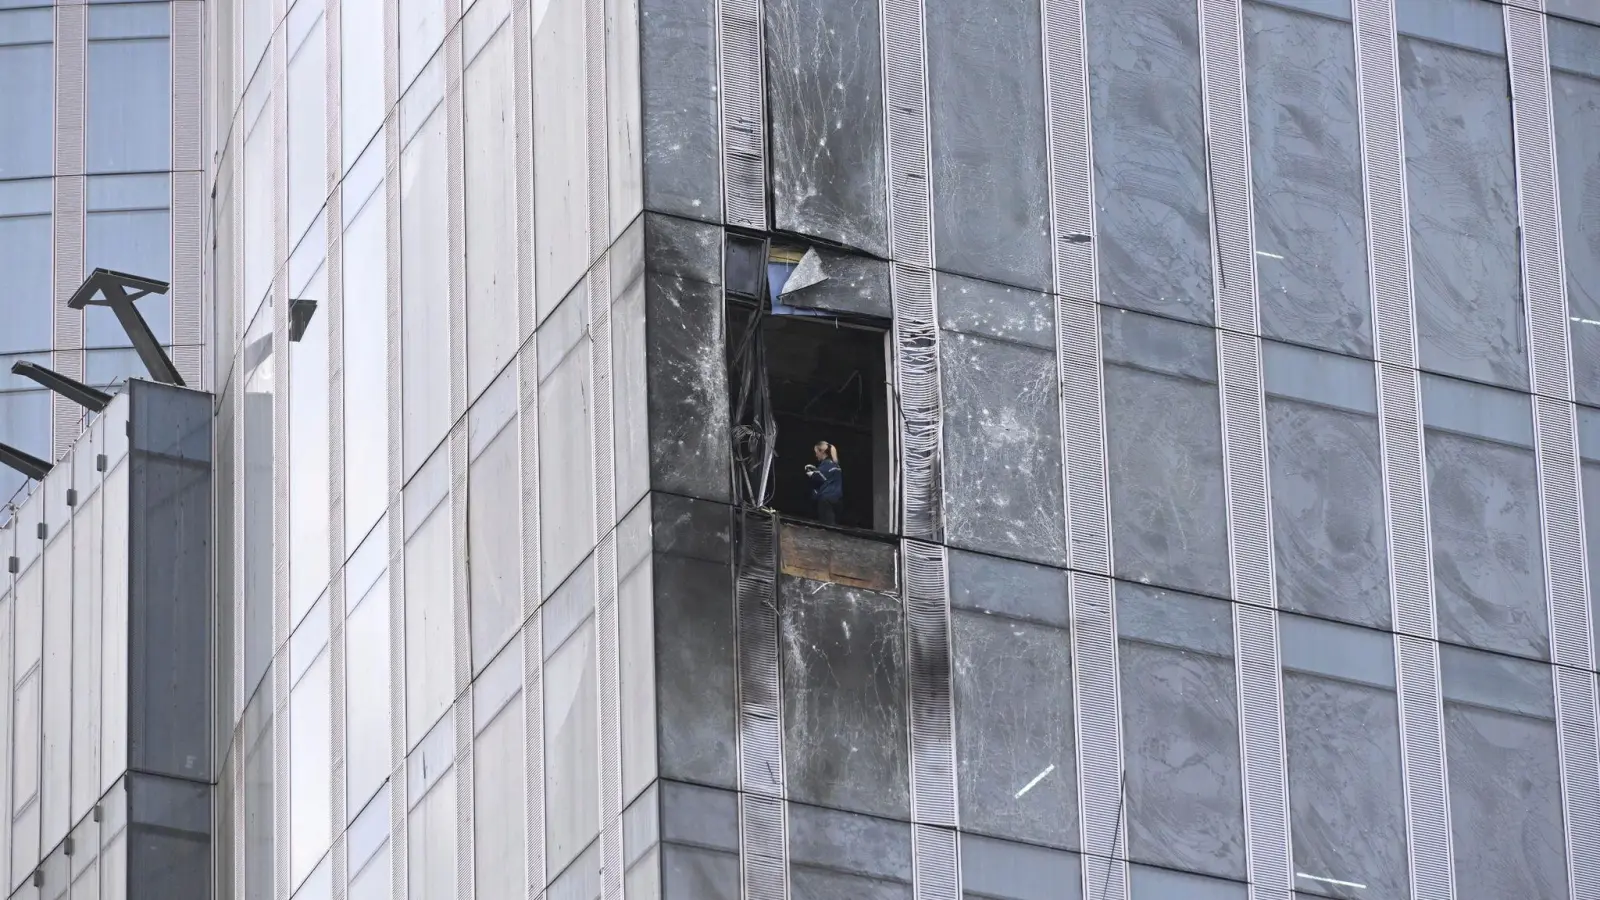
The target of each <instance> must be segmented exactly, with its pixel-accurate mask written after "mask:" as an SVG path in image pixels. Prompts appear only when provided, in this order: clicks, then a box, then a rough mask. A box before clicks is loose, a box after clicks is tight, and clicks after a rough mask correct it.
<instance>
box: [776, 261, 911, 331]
mask: <svg viewBox="0 0 1600 900" xmlns="http://www.w3.org/2000/svg"><path fill="white" fill-rule="evenodd" d="M808 252H809V253H812V254H815V256H816V261H817V264H818V266H819V268H820V271H821V273H822V275H823V276H824V278H823V280H822V281H820V282H817V283H816V284H812V285H808V286H806V287H803V288H799V289H797V290H791V291H787V292H785V293H784V294H783V302H784V303H787V304H789V305H790V306H800V307H805V308H807V309H825V310H831V311H833V312H841V313H858V314H860V315H864V316H876V317H878V318H880V319H888V318H891V317H893V315H894V310H893V302H892V298H891V297H890V295H889V291H890V289H889V268H890V266H889V263H887V262H885V261H884V260H881V259H873V258H871V257H868V256H857V255H855V254H853V253H840V252H838V251H836V250H830V249H828V248H826V247H820V246H819V247H811V248H809V249H808ZM791 280H798V279H791Z"/></svg>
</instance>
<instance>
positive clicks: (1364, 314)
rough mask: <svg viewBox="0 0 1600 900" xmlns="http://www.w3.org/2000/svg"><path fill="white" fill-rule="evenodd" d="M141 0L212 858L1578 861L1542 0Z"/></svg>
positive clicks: (337, 870)
mask: <svg viewBox="0 0 1600 900" xmlns="http://www.w3.org/2000/svg"><path fill="white" fill-rule="evenodd" d="M187 5H192V6H195V7H198V6H201V5H203V6H204V7H205V9H204V16H203V18H204V21H205V23H206V33H207V34H208V35H209V41H208V45H207V46H208V47H209V51H210V55H209V59H208V63H207V65H206V67H205V78H204V85H205V91H204V97H205V107H206V109H207V110H209V119H208V122H209V127H208V128H207V129H206V141H205V145H206V151H207V152H206V154H205V156H206V159H207V160H209V161H210V162H209V164H208V165H209V166H210V169H209V171H210V174H211V177H210V181H209V184H208V186H207V187H208V190H207V195H208V196H209V198H210V202H209V205H208V207H207V208H206V210H205V212H204V214H203V215H204V219H205V221H206V222H208V223H209V228H208V230H207V232H206V236H205V244H206V246H210V247H212V248H214V250H213V252H212V253H211V254H210V255H209V256H208V260H209V263H208V265H209V274H210V276H211V277H210V279H209V290H210V292H211V299H212V301H213V302H212V305H211V306H210V310H211V315H212V316H213V319H212V321H214V323H215V329H214V333H212V334H211V335H210V336H211V337H212V338H213V340H214V343H213V349H214V354H213V356H212V357H211V359H210V360H209V361H208V363H207V364H208V365H211V366H212V367H213V368H212V369H211V371H212V373H213V375H214V377H213V378H211V379H210V380H209V381H207V382H206V384H207V385H208V386H211V387H214V390H215V392H216V394H217V398H218V399H217V421H216V427H215V434H216V451H215V454H214V460H215V466H216V474H215V478H216V484H217V493H216V500H217V507H216V511H215V519H216V522H217V529H216V535H215V545H216V547H217V551H218V556H217V565H216V580H217V608H216V619H217V629H216V644H217V646H216V652H217V664H216V670H217V672H218V679H217V685H216V691H215V694H216V705H217V713H216V725H217V734H216V739H215V741H214V743H215V747H216V754H217V758H216V759H215V760H214V766H215V770H216V772H217V773H218V774H217V778H218V783H217V788H216V791H215V795H216V820H215V824H216V828H215V832H214V833H215V857H214V858H215V873H216V895H217V896H219V897H238V898H247V900H256V898H263V900H265V898H271V900H288V898H303V900H323V898H350V900H369V898H391V897H392V898H406V897H409V898H412V900H437V898H457V900H467V898H472V897H478V898H496V900H498V898H510V897H518V898H526V897H548V898H551V900H557V898H561V900H568V898H570V900H590V898H601V897H603V898H606V900H611V898H619V897H624V896H626V897H628V898H630V900H632V898H656V897H661V898H671V900H683V898H693V900H713V898H733V897H754V898H786V897H787V898H795V900H800V898H808V900H809V898H846V897H850V898H856V897H872V898H891V897H913V896H915V897H918V898H949V900H954V898H958V897H973V898H993V900H1035V898H1062V897H1069V898H1073V897H1082V898H1096V900H1164V898H1179V897H1181V898H1245V897H1274V898H1285V900H1287V898H1290V897H1298V898H1310V897H1326V898H1338V900H1368V898H1371V900H1393V898H1405V897H1415V898H1428V900H1434V898H1462V900H1467V898H1518V900H1522V898H1528V900H1533V898H1538V900H1561V898H1589V897H1597V896H1600V742H1597V734H1596V724H1597V720H1600V700H1597V684H1596V678H1597V676H1596V669H1597V660H1596V647H1595V644H1596V641H1595V636H1596V627H1595V620H1596V617H1595V615H1594V610H1595V605H1594V604H1593V603H1591V600H1590V590H1591V587H1590V582H1591V581H1592V580H1593V579H1592V578H1591V576H1590V566H1591V563H1594V562H1600V547H1591V546H1590V543H1589V538H1588V537H1587V535H1589V534H1590V533H1600V380H1597V375H1600V155H1597V153H1596V151H1595V148H1596V147H1597V146H1600V8H1597V7H1595V6H1594V5H1593V3H1592V2H1591V0H1515V2H1512V0H1506V2H1504V3H1495V2H1489V0H1042V2H1038V0H1029V2H1016V0H876V2H862V0H817V2H800V0H526V2H524V0H296V2H289V0H204V3H203V4H198V3H197V4H184V3H181V2H177V3H173V4H172V5H171V7H170V8H171V10H172V15H173V21H174V22H176V21H177V16H178V12H177V11H178V9H179V8H180V7H185V6H187ZM146 6H148V5H140V8H141V9H142V8H145V7H146ZM161 8H162V9H166V8H167V7H166V6H165V5H162V6H161ZM68 9H71V8H70V7H66V6H61V7H57V8H56V10H55V16H56V20H55V21H56V23H57V25H56V32H55V34H56V35H57V37H56V41H57V54H58V56H59V54H60V52H61V51H60V46H61V45H60V37H59V35H60V34H61V27H62V26H61V25H60V23H61V22H62V21H64V19H63V17H64V16H67V15H68V14H67V13H65V12H64V10H68ZM78 9H80V10H81V9H82V8H81V7H79V8H78ZM113 9H117V10H120V9H122V7H118V6H100V5H98V4H93V5H90V6H89V7H87V11H88V14H89V15H88V22H89V26H88V29H89V30H88V37H89V45H90V61H91V66H90V68H89V71H90V73H91V79H90V88H91V90H90V102H89V107H88V108H89V110H90V116H89V121H90V122H92V121H93V110H94V109H95V104H94V102H93V96H94V94H93V84H94V83H95V82H94V81H93V77H92V76H93V72H94V69H93V66H92V62H93V58H94V57H93V47H94V41H95V40H96V38H95V37H94V35H95V31H94V22H95V15H96V14H97V13H99V12H102V11H105V10H113ZM10 15H14V14H13V13H11V12H6V13H0V16H10ZM130 27H131V26H130ZM119 33H120V32H119ZM173 34H174V35H176V34H177V28H176V26H174V30H173ZM80 40H81V38H80ZM140 40H144V38H140ZM172 40H176V38H175V37H174V38H173V39H172ZM10 50H11V48H10V47H9V46H8V47H6V48H0V59H3V58H4V55H5V54H6V53H8V52H10ZM24 56H25V54H22V55H19V56H18V57H17V58H18V59H21V58H23V57H24ZM30 58H31V57H30ZM19 64H20V63H19ZM57 71H59V69H58V70H57ZM173 93H174V96H176V95H177V91H174V92H173ZM58 96H59V95H58ZM8 99H9V98H8ZM174 109H176V107H174ZM57 115H58V120H57V124H56V126H55V127H56V132H55V133H56V134H57V135H59V134H61V128H62V126H61V125H60V124H59V116H60V115H61V109H60V108H59V107H58V108H57ZM174 115H175V114H174ZM94 133H95V132H94V129H93V128H90V129H89V130H88V135H89V139H88V142H87V144H86V147H88V152H87V155H85V156H84V157H83V159H84V160H85V162H84V163H83V164H84V165H86V164H87V161H88V160H93V159H94V158H95V155H94V152H93V147H94V143H93V136H94ZM174 133H176V132H174ZM9 141H10V138H0V147H9V146H10V143H9ZM175 147H176V142H175V143H174V148H175ZM6 158H8V159H9V158H10V157H6ZM60 158H61V157H60V150H59V147H58V149H57V158H56V162H55V168H54V169H51V168H50V167H49V160H48V158H47V157H41V159H43V160H44V162H39V163H37V164H36V166H35V167H36V168H37V167H38V166H43V167H44V168H43V169H41V170H40V171H41V173H42V176H49V175H51V174H52V173H54V174H55V175H56V182H55V185H56V186H55V191H56V193H55V195H54V198H55V199H54V204H55V205H54V207H52V208H53V209H54V210H55V215H56V216H57V217H58V219H59V217H60V216H61V211H60V210H61V202H62V201H61V191H62V187H61V185H62V178H63V177H65V174H75V173H76V170H73V172H72V173H64V171H63V169H62V168H61V167H62V163H61V161H60ZM172 158H173V162H172V163H171V164H170V166H169V167H170V168H173V169H177V168H180V165H179V163H178V162H177V155H176V152H175V151H174V153H173V157H172ZM7 165H9V163H7ZM8 171H9V170H8ZM30 171H33V170H30ZM85 171H88V170H87V169H86V170H85ZM6 177H10V176H6ZM94 177H95V176H93V175H90V176H89V177H88V193H87V194H85V195H84V196H85V197H87V198H90V199H89V200H86V201H85V202H92V198H93V197H94V183H95V182H94ZM173 178H174V179H176V178H177V176H176V175H174V176H173ZM171 208H172V210H173V219H174V220H177V219H179V218H182V216H180V215H178V212H179V208H178V207H177V206H173V207H171ZM80 215H85V214H82V213H80ZM86 215H87V216H90V217H92V216H93V215H94V213H93V212H90V213H87V214H86ZM0 221H9V220H0ZM88 233H90V234H91V235H92V233H93V232H92V230H90V232H88ZM55 240H56V244H55V246H56V247H57V252H58V254H59V253H60V247H61V239H60V238H59V237H56V238H55ZM9 246H15V244H10V245H9ZM5 252H8V253H9V252H11V251H5ZM58 258H59V257H58ZM174 259H176V257H174ZM175 274H176V273H175ZM59 280H60V279H59V278H57V281H59ZM8 302H9V301H8ZM173 302H174V303H175V304H176V303H177V302H178V301H177V299H176V298H175V299H174V300H173ZM174 310H176V307H174ZM176 319H177V314H176V311H175V312H174V321H175V322H176ZM174 328H176V325H174ZM9 333H10V332H9V331H8V332H7V334H9ZM174 333H175V334H176V332H174ZM58 340H59V338H58ZM174 341H177V338H176V337H175V338H174ZM36 343H37V341H36ZM179 343H182V342H181V341H180V342H179ZM63 346H66V347H69V348H70V347H75V346H76V345H72V344H67V345H61V344H59V343H57V344H50V345H49V347H50V348H52V349H61V348H62V347H63ZM16 349H17V350H19V351H21V350H26V349H30V348H22V347H19V348H16ZM33 349H43V348H33ZM6 352H10V350H7V351H6ZM67 352H69V353H71V352H76V351H75V349H69V350H68V351H67ZM823 442H826V443H827V444H831V445H833V447H834V448H835V449H833V450H829V449H826V448H821V449H817V448H818V445H820V444H821V443H823ZM835 453H837V454H838V457H839V461H840V463H841V465H842V468H843V472H844V486H845V487H844V496H843V500H842V501H841V503H840V504H838V506H837V509H834V508H833V507H831V506H829V507H826V508H824V507H820V506H816V505H814V502H813V498H812V497H811V496H810V494H809V488H810V476H809V475H808V474H807V473H806V471H805V470H804V466H806V465H807V464H813V465H821V464H822V460H823V457H828V458H830V459H831V458H832V457H833V456H834V454H835ZM821 514H833V515H836V516H837V520H838V523H839V527H836V528H826V527H820V526H816V525H813V524H807V521H806V520H809V519H812V518H815V517H816V516H818V515H821ZM1586 526H1587V528H1588V529H1589V530H1588V531H1586V530H1585V529H1586ZM1597 574H1600V573H1597Z"/></svg>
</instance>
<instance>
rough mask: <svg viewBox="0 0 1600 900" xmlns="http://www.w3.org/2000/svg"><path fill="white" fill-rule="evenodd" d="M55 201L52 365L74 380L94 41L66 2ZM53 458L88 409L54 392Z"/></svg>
mask: <svg viewBox="0 0 1600 900" xmlns="http://www.w3.org/2000/svg"><path fill="white" fill-rule="evenodd" d="M54 49H55V174H56V178H55V183H54V187H55V199H54V203H53V206H54V209H53V218H52V219H51V225H52V227H53V229H54V232H55V234H54V244H55V273H54V274H55V278H54V287H55V296H54V297H52V298H51V299H50V311H51V321H50V338H51V340H50V343H51V348H52V349H54V350H55V353H54V354H53V355H52V357H51V362H50V365H51V367H52V368H54V369H55V370H56V371H58V372H60V373H61V374H63V375H66V376H69V377H72V378H81V377H83V368H84V361H83V312H82V311H81V310H74V309H68V308H67V298H68V297H70V296H72V292H73V291H76V290H77V289H78V285H79V284H81V283H82V282H83V255H84V248H83V232H84V194H85V191H86V185H85V183H84V181H85V179H84V177H83V160H84V121H85V117H86V115H87V112H86V104H87V96H86V87H85V85H86V82H87V78H88V76H87V72H88V56H89V39H88V8H87V7H85V6H82V5H63V6H60V7H58V8H57V9H56V23H55V48H54ZM50 413H51V415H50V418H51V423H52V426H53V427H52V428H51V434H52V436H53V439H52V441H51V447H50V451H49V452H50V458H51V459H59V458H61V456H62V454H64V453H66V452H67V450H68V449H69V448H71V446H72V442H73V441H74V440H75V439H76V438H77V436H78V425H79V423H80V422H81V421H82V419H83V408H82V407H80V406H78V405H77V404H74V403H72V402H71V401H69V400H67V399H66V398H65V397H61V396H59V395H56V394H51V395H50Z"/></svg>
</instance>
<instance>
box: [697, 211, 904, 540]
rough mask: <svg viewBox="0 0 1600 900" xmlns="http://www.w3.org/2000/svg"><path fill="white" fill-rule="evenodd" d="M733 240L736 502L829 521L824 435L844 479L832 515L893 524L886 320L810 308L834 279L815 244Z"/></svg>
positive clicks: (855, 523) (863, 525)
mask: <svg viewBox="0 0 1600 900" xmlns="http://www.w3.org/2000/svg"><path fill="white" fill-rule="evenodd" d="M727 249H728V252H727V256H726V260H727V263H726V265H727V271H726V282H725V283H726V285H727V294H728V332H729V333H728V348H729V360H728V364H729V389H730V398H729V399H730V403H731V407H732V413H733V420H732V421H733V434H732V439H733V457H734V469H735V471H734V481H735V485H734V489H735V491H734V492H735V500H736V502H737V503H738V504H739V505H741V506H744V507H747V508H758V509H760V508H769V509H773V510H776V511H777V512H779V513H781V514H783V515H785V516H789V517H794V518H799V519H807V520H813V521H817V520H819V519H821V518H823V517H822V516H820V515H819V513H820V512H821V510H820V509H819V506H818V503H817V497H816V494H815V492H814V490H813V489H814V488H815V487H816V486H817V484H818V482H817V480H816V479H814V478H813V476H811V474H810V473H809V472H808V471H807V467H808V466H815V467H817V468H818V469H819V470H823V471H825V470H826V469H827V468H828V467H827V466H825V465H824V464H823V463H822V462H821V461H820V460H819V459H818V458H817V455H816V451H815V449H814V448H815V447H816V446H817V444H818V443H819V442H827V443H829V444H831V445H832V446H833V447H835V448H837V449H836V452H837V455H838V464H839V469H840V474H841V475H842V480H843V496H842V498H841V499H840V501H839V502H838V504H837V505H836V507H835V511H836V521H835V524H837V525H838V526H840V527H844V528H856V529H863V530H871V531H878V532H884V533H890V532H892V531H893V530H894V523H895V515H894V508H893V506H894V486H893V465H892V454H893V431H892V429H891V428H890V416H891V409H892V406H891V402H890V390H889V380H888V366H887V364H886V360H887V354H888V348H889V344H888V331H889V323H888V322H886V321H883V320H882V319H878V318H875V317H872V316H866V315H861V314H856V313H850V312H843V313H842V312H840V311H838V310H831V309H826V308H820V307H819V306H816V305H807V304H808V303H822V302H826V301H825V299H824V298H825V297H826V296H827V294H826V292H825V291H813V292H812V293H811V294H810V295H806V294H805V293H804V291H805V290H806V289H807V288H813V287H816V286H818V285H822V284H823V283H825V282H827V281H828V280H829V279H830V278H831V277H833V275H832V274H831V272H830V266H829V264H828V263H827V262H825V261H824V260H823V258H822V257H820V256H819V255H818V254H817V253H816V252H815V250H814V248H809V247H803V246H796V245H789V244H778V243H774V242H771V241H766V240H760V239H756V238H747V237H742V236H738V235H733V236H730V239H729V242H728V248H727ZM832 271H835V272H836V271H838V269H837V268H834V269H833V270H832ZM825 455H827V456H828V457H829V458H830V459H831V458H832V453H826V454H825Z"/></svg>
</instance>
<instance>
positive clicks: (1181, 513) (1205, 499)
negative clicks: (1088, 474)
mask: <svg viewBox="0 0 1600 900" xmlns="http://www.w3.org/2000/svg"><path fill="white" fill-rule="evenodd" d="M1101 332H1102V340H1103V343H1104V352H1105V362H1106V367H1105V394H1106V454H1107V460H1108V462H1109V468H1110V481H1111V530H1112V535H1113V537H1114V539H1115V540H1114V548H1115V554H1114V555H1115V559H1114V560H1113V564H1114V566H1115V573H1116V575H1117V576H1118V577H1121V578H1127V579H1130V580H1132V581H1140V582H1149V583H1155V584H1162V585H1168V586H1172V587H1181V588H1184V589H1187V590H1193V591H1197V592H1200V593H1205V594H1211V595H1213V596H1228V594H1229V592H1230V590H1231V584H1232V581H1231V574H1230V571H1229V564H1228V528H1227V512H1226V508H1225V505H1224V499H1223V494H1224V484H1223V471H1222V424H1221V423H1222V419H1221V416H1222V413H1221V400H1220V398H1219V396H1218V391H1217V359H1216V344H1215V343H1214V341H1213V337H1212V332H1211V330H1210V329H1207V328H1201V327H1198V326H1195V325H1188V324H1184V323H1182V322H1175V321H1172V320H1170V319H1160V318H1156V317H1153V316H1145V315H1140V314H1138V313H1130V312H1124V311H1121V310H1106V311H1105V315H1104V318H1103V319H1102V320H1101Z"/></svg>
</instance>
